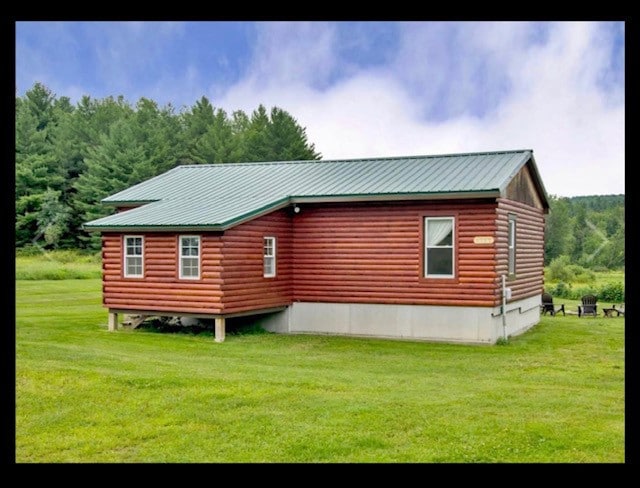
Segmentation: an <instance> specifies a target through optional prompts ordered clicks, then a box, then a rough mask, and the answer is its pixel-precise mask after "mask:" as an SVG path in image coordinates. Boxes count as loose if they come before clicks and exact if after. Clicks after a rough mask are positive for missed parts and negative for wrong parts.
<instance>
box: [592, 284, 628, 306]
mask: <svg viewBox="0 0 640 488" xmlns="http://www.w3.org/2000/svg"><path fill="white" fill-rule="evenodd" d="M597 295H598V299H599V300H602V301H604V302H615V303H622V302H624V284H623V283H622V282H620V281H618V282H616V283H606V284H604V285H602V286H601V287H600V289H599V290H598V294H597Z"/></svg>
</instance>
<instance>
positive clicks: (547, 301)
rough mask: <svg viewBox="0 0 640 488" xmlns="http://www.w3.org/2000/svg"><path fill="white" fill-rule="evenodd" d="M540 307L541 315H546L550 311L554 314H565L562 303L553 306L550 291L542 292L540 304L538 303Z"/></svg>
mask: <svg viewBox="0 0 640 488" xmlns="http://www.w3.org/2000/svg"><path fill="white" fill-rule="evenodd" d="M540 309H541V312H542V315H547V312H548V313H550V314H551V315H555V314H557V313H558V312H562V315H566V314H565V313H564V303H563V304H562V305H559V306H557V307H556V306H554V305H553V297H552V296H551V294H550V293H543V294H542V305H540Z"/></svg>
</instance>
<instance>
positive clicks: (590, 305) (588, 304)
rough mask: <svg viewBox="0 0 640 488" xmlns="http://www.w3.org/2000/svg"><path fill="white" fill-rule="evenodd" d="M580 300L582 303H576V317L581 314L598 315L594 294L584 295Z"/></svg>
mask: <svg viewBox="0 0 640 488" xmlns="http://www.w3.org/2000/svg"><path fill="white" fill-rule="evenodd" d="M581 301H582V305H578V317H582V316H583V315H593V316H594V317H597V316H598V304H597V298H596V297H595V296H594V295H584V296H583V297H582V299H581Z"/></svg>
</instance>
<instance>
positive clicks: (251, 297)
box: [222, 210, 293, 313]
mask: <svg viewBox="0 0 640 488" xmlns="http://www.w3.org/2000/svg"><path fill="white" fill-rule="evenodd" d="M267 236H271V237H275V238H276V276H275V277H273V278H265V277H264V276H263V275H264V269H263V239H264V237H267ZM222 243H223V254H224V258H223V260H222V266H223V272H222V279H223V285H222V292H223V295H224V297H223V309H224V312H225V313H236V312H244V311H247V310H254V309H261V308H271V307H279V306H283V305H289V304H290V303H291V299H292V295H293V294H292V285H293V279H292V276H293V269H292V266H293V262H292V257H291V253H292V222H291V216H290V215H289V213H288V211H287V210H278V211H276V212H272V213H270V214H268V215H265V216H263V217H259V218H257V219H255V220H251V221H249V222H246V223H244V224H240V225H238V226H237V227H233V228H231V229H229V230H227V231H225V233H224V236H223V237H222Z"/></svg>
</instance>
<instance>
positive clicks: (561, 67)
mask: <svg viewBox="0 0 640 488" xmlns="http://www.w3.org/2000/svg"><path fill="white" fill-rule="evenodd" d="M449 27H451V26H448V25H442V26H436V28H435V29H434V27H433V26H430V25H424V24H422V23H411V24H408V25H404V26H403V27H402V29H403V30H404V33H403V37H402V42H401V43H400V48H399V52H398V56H397V57H396V62H395V63H394V64H393V65H392V66H391V67H388V68H378V69H375V70H373V69H370V70H363V71H359V72H357V73H354V74H353V75H352V76H350V77H348V78H346V79H343V80H342V81H341V82H339V83H337V84H335V85H333V86H331V87H330V88H326V87H324V88H323V87H319V86H318V78H314V76H317V77H323V76H328V74H329V73H331V71H332V70H333V69H335V62H336V61H335V59H336V57H335V49H336V46H335V38H336V37H335V35H334V31H333V30H332V28H331V25H327V24H318V25H316V24H311V25H306V24H305V25H299V24H294V25H293V26H291V25H287V24H277V25H275V26H270V27H268V28H267V29H265V30H264V31H263V32H262V34H261V35H260V36H259V42H258V44H257V49H256V53H255V59H254V64H253V66H252V69H251V70H249V76H248V77H246V78H245V79H243V80H241V81H240V82H238V83H237V84H236V85H234V86H232V87H231V88H230V89H228V90H227V91H226V93H225V94H224V95H223V96H222V97H220V96H218V97H217V98H216V99H217V100H218V103H217V105H218V106H222V107H223V108H225V109H227V110H229V111H232V110H235V109H238V108H240V109H243V110H245V111H247V112H249V111H251V110H253V109H254V108H256V107H257V105H258V104H259V103H263V104H265V105H266V106H268V107H269V106H273V105H277V106H279V107H282V108H284V109H285V110H287V111H289V112H290V113H291V114H292V115H293V116H294V117H296V118H297V119H298V121H299V122H300V124H301V125H302V126H305V127H306V128H307V135H308V137H309V140H310V141H311V142H314V143H315V145H316V149H317V150H318V151H320V152H321V153H322V154H323V157H324V158H325V159H332V158H343V157H373V156H393V155H410V154H432V153H449V152H466V151H485V150H487V151H490V150H500V149H521V148H531V149H533V150H534V154H535V157H536V161H537V163H538V166H539V170H540V173H541V175H542V178H543V181H544V183H545V186H546V189H547V192H548V193H550V194H554V195H559V196H573V195H588V194H610V193H624V165H625V162H624V142H625V141H624V93H623V87H622V88H620V89H618V90H614V91H613V92H611V91H603V89H602V87H601V85H599V81H600V80H601V79H602V77H603V73H606V69H607V68H608V63H609V53H610V52H611V43H612V42H613V40H612V37H611V36H610V35H609V34H607V32H606V30H604V29H603V28H602V26H601V25H600V24H598V23H568V22H567V23H565V22H558V23H553V24H551V25H548V26H546V27H547V29H546V32H545V33H544V36H542V37H543V39H538V41H536V42H531V37H532V36H533V34H535V32H533V30H535V29H538V26H536V25H535V24H525V23H498V24H484V23H477V24H476V23H474V24H463V25H460V26H457V27H455V28H454V30H453V31H450V30H447V28H449ZM438 39H447V42H451V43H455V44H456V46H457V48H455V49H454V47H456V46H454V47H452V46H450V45H447V44H446V43H445V44H442V42H441V41H438ZM429 43H432V44H431V46H434V45H435V46H436V48H433V47H431V48H427V47H426V46H428V45H429ZM438 49H442V50H444V51H443V52H444V55H443V54H442V52H440V53H439V51H438ZM453 55H456V56H457V58H456V59H447V57H446V56H453ZM420 59H427V61H428V62H426V61H425V62H424V63H420V62H419V60H420ZM483 63H484V65H483ZM486 67H489V71H490V75H489V78H488V79H487V78H486V70H484V68H486ZM483 70H484V71H483ZM492 70H493V71H492ZM452 73H453V74H455V76H456V79H452V78H451V75H452ZM482 73H484V74H485V79H484V80H477V79H476V77H477V76H478V75H479V74H482ZM458 78H460V79H458ZM320 81H322V79H320ZM447 83H449V84H452V85H453V88H452V87H450V86H448V85H447ZM474 83H480V87H481V89H478V87H477V86H475V85H474ZM499 83H504V87H502V88H500V90H502V91H494V92H492V93H489V92H487V90H491V89H492V87H494V88H495V87H496V86H497V85H498V84H499ZM421 87H423V88H424V90H422V92H423V93H421V92H420V88H421ZM443 96H446V97H458V99H456V100H454V99H449V100H446V99H445V100H442V99H440V98H441V97H443ZM483 96H486V97H489V99H490V100H491V106H490V107H487V110H483V111H480V112H479V113H480V115H473V113H475V112H474V111H473V110H467V109H466V107H467V106H470V105H472V104H477V103H478V100H477V97H483ZM461 102H462V105H461V104H460V103H461ZM434 104H440V106H441V109H442V110H445V111H447V110H448V111H449V112H450V113H452V114H454V115H452V116H449V117H444V118H442V117H441V118H440V119H437V120H436V119H434V118H431V119H430V118H427V117H425V116H424V114H425V111H426V113H429V110H430V108H432V107H433V106H434Z"/></svg>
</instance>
